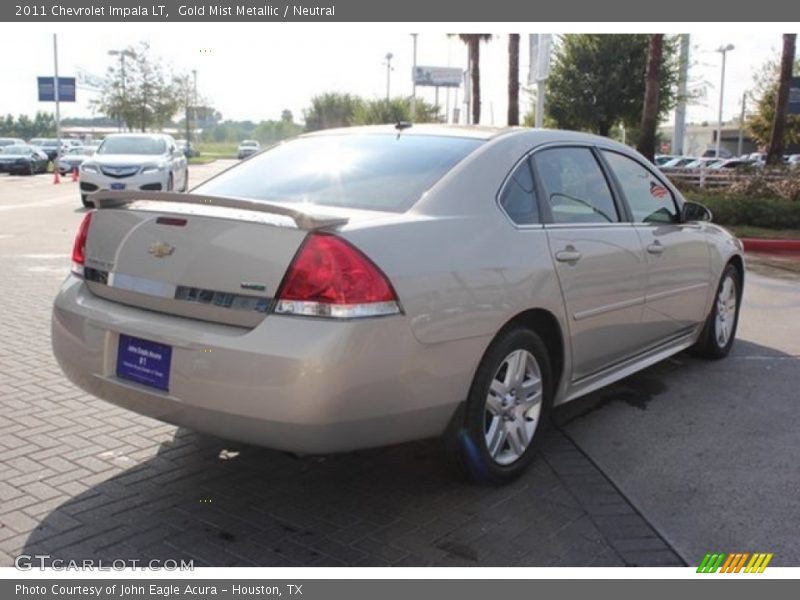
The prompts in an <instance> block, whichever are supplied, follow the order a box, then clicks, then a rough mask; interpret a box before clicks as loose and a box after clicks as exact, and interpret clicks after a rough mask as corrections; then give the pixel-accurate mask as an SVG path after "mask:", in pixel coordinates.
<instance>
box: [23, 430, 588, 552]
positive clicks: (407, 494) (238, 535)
mask: <svg viewBox="0 0 800 600" xmlns="http://www.w3.org/2000/svg"><path fill="white" fill-rule="evenodd" d="M124 458H125V457H117V459H119V460H124ZM512 499H513V500H514V501H515V502H518V503H519V505H520V507H523V508H524V507H528V506H533V505H537V506H538V515H537V517H536V518H535V519H531V518H529V516H528V515H527V514H526V513H525V512H524V511H523V512H520V513H513V512H509V511H508V510H507V509H505V508H503V509H498V508H497V507H499V506H508V504H507V503H508V502H509V501H510V500H512ZM583 515H584V511H583V509H581V508H580V507H579V505H578V503H577V502H576V501H575V500H574V499H573V498H572V497H571V496H570V494H569V492H568V491H567V490H566V489H565V488H564V487H563V485H562V484H561V483H560V482H559V480H558V478H557V476H556V475H555V474H554V472H553V470H552V468H551V467H550V466H549V465H548V463H547V462H546V461H545V460H544V458H542V457H541V455H540V457H539V458H538V460H536V461H534V463H533V465H532V466H531V468H530V469H529V471H528V472H526V473H525V475H524V476H523V477H521V478H520V479H518V480H517V481H515V482H514V483H512V484H511V485H508V486H506V487H503V488H491V487H481V486H472V485H469V484H467V483H465V482H462V481H460V480H459V479H457V478H456V477H454V475H453V473H452V472H451V471H450V470H449V469H448V466H447V464H446V463H445V461H444V460H443V459H442V448H441V444H440V442H439V441H438V440H427V441H422V442H414V443H408V444H402V445H398V446H393V447H387V448H379V449H372V450H364V451H358V452H352V453H348V454H340V455H333V456H326V457H318V456H304V457H294V456H291V455H287V454H285V453H281V452H276V451H272V450H267V449H264V448H258V447H254V446H248V445H243V444H238V443H234V442H228V441H225V440H221V439H217V438H214V437H210V436H205V435H201V434H197V433H195V432H192V431H188V430H185V429H177V430H176V432H175V435H174V438H173V439H172V440H171V441H169V442H167V443H163V444H161V446H160V447H159V448H158V452H157V453H156V454H155V455H154V456H152V457H151V458H150V459H148V460H146V461H143V462H141V463H140V464H137V465H136V466H134V467H132V468H129V469H127V470H125V471H124V472H122V473H120V474H118V475H116V476H112V477H110V478H109V479H106V480H104V481H102V482H101V483H99V484H96V485H93V486H91V487H89V488H88V489H86V490H85V491H83V492H82V493H79V494H78V495H76V496H74V497H72V498H71V499H69V500H68V501H66V502H64V503H63V504H61V505H59V506H57V507H56V508H55V509H53V510H52V511H51V512H50V513H49V514H47V515H46V517H45V518H44V519H43V520H42V521H41V522H40V524H39V526H38V527H37V528H36V529H35V530H34V531H33V532H32V533H31V534H30V536H29V537H28V539H27V541H26V543H25V547H24V550H23V551H22V553H23V554H28V555H36V554H46V555H49V556H50V557H51V559H61V560H67V561H68V560H82V559H86V558H102V559H103V560H105V561H111V560H117V559H136V560H141V561H145V560H153V559H173V560H190V559H191V560H193V561H194V563H195V565H196V566H205V565H208V566H234V565H235V566H299V565H333V566H340V565H366V566H380V565H391V564H405V565H418V566H424V565H433V564H437V565H467V566H468V565H475V564H495V565H509V564H517V562H518V561H520V560H522V559H523V558H524V560H525V561H527V564H556V563H559V561H561V562H563V560H564V556H563V555H564V552H560V553H558V552H556V551H554V550H552V549H538V550H537V548H536V545H537V543H538V542H536V540H537V539H539V540H542V539H548V538H550V537H551V536H556V534H557V532H558V530H559V529H560V528H563V527H565V526H567V525H569V524H570V523H572V522H574V521H577V520H580V519H581V517H582V516H583ZM585 527H590V524H588V523H583V522H582V523H581V524H580V525H579V531H578V534H576V535H581V531H580V529H581V528H585ZM489 531H495V532H499V533H496V534H495V537H496V538H497V539H494V540H488V539H486V538H487V537H488V536H487V535H486V534H487V532H489ZM524 531H528V533H529V534H530V535H531V538H530V539H528V540H526V541H524V543H522V544H520V543H516V544H515V543H513V542H514V540H515V538H516V537H517V536H519V534H520V533H521V532H524ZM589 537H591V536H589ZM474 540H478V541H477V542H476V543H475V544H473V541H474ZM579 540H580V541H581V542H583V543H587V540H586V539H585V538H583V537H579ZM489 542H491V543H489ZM589 543H590V547H591V549H592V550H595V549H596V552H600V550H602V547H601V546H602V545H601V543H600V541H599V540H597V539H591V540H590V542H589ZM578 545H579V544H578V542H575V546H578ZM552 546H553V547H556V544H555V543H554V544H553V545H552ZM567 549H569V548H567ZM565 551H566V550H565ZM536 552H538V554H536ZM479 555H480V558H479ZM589 558H593V556H589V557H588V558H586V559H585V560H589ZM569 560H572V559H568V561H567V563H568V564H581V561H582V560H584V559H581V558H575V559H574V560H573V561H572V562H569ZM531 561H533V562H531Z"/></svg>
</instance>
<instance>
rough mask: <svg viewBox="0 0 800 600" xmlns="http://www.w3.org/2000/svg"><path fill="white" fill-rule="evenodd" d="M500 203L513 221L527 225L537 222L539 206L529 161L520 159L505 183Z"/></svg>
mask: <svg viewBox="0 0 800 600" xmlns="http://www.w3.org/2000/svg"><path fill="white" fill-rule="evenodd" d="M500 205H501V206H502V207H503V208H504V209H505V211H506V213H508V216H509V217H511V220H512V221H514V223H517V224H519V225H528V224H531V223H538V222H539V208H538V206H537V205H536V192H535V190H534V185H533V174H532V173H531V165H530V161H528V160H527V159H526V160H524V161H522V162H521V163H520V164H519V165H518V166H517V168H516V169H515V170H514V172H513V173H512V174H511V177H509V178H508V180H507V181H506V183H505V186H504V187H503V191H502V193H501V194H500Z"/></svg>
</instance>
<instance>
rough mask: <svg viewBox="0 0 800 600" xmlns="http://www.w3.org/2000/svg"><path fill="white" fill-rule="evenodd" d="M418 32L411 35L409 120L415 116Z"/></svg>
mask: <svg viewBox="0 0 800 600" xmlns="http://www.w3.org/2000/svg"><path fill="white" fill-rule="evenodd" d="M418 35H419V34H418V33H412V34H411V37H412V38H413V39H414V51H413V66H412V70H411V120H412V121H414V119H415V118H416V116H417V81H416V79H415V77H416V75H417V36H418Z"/></svg>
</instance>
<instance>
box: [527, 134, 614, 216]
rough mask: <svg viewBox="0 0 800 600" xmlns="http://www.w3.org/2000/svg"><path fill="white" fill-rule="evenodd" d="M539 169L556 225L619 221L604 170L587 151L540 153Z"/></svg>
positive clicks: (546, 151)
mask: <svg viewBox="0 0 800 600" xmlns="http://www.w3.org/2000/svg"><path fill="white" fill-rule="evenodd" d="M535 160H536V168H537V171H538V173H539V176H540V177H541V178H542V184H543V185H544V188H545V190H546V192H547V202H548V203H549V205H550V209H551V210H552V213H553V221H554V222H556V223H613V222H616V221H619V216H618V215H617V209H616V207H615V206H614V198H613V196H612V195H611V190H610V189H609V187H608V182H607V181H606V178H605V175H603V171H602V170H601V169H600V165H599V164H598V163H597V160H596V159H595V157H594V155H593V154H592V152H591V150H589V149H588V148H552V149H550V150H543V151H541V152H537V153H536V155H535Z"/></svg>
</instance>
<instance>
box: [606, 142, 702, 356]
mask: <svg viewBox="0 0 800 600" xmlns="http://www.w3.org/2000/svg"><path fill="white" fill-rule="evenodd" d="M601 155H602V157H603V159H604V160H605V161H606V163H607V165H608V167H609V170H610V172H611V173H612V176H613V177H614V179H615V180H616V183H617V185H618V186H619V189H620V192H621V194H620V195H621V196H622V197H623V198H624V200H625V202H626V204H627V206H628V208H629V210H630V213H631V217H632V220H633V223H634V228H635V230H636V232H637V234H638V235H639V236H640V238H641V240H642V245H643V246H644V248H645V251H646V256H647V293H646V298H645V308H644V313H643V315H642V331H643V333H644V334H645V335H646V336H647V341H648V342H649V343H652V344H656V343H658V342H660V341H664V340H667V339H669V338H671V337H675V336H680V335H681V334H685V333H688V332H689V331H691V330H692V329H693V328H694V327H695V326H696V325H697V324H698V323H700V322H701V321H703V320H704V318H705V316H706V314H705V312H706V306H707V299H708V294H709V293H710V291H711V290H710V288H711V282H710V280H709V275H710V270H709V269H710V264H709V262H710V259H709V253H708V242H707V240H706V235H705V232H704V230H703V228H702V225H700V224H698V223H681V222H680V221H681V219H680V210H679V208H678V203H677V202H676V199H675V197H674V195H673V193H672V192H671V191H670V189H669V187H668V186H667V185H666V184H665V183H664V182H663V181H662V180H661V179H660V178H659V177H658V176H657V175H656V173H655V171H654V170H653V169H651V168H649V167H648V166H647V165H645V164H644V163H643V162H641V161H639V160H637V159H635V158H634V157H631V156H628V155H624V154H621V153H618V152H614V151H611V150H603V151H602V152H601Z"/></svg>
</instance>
